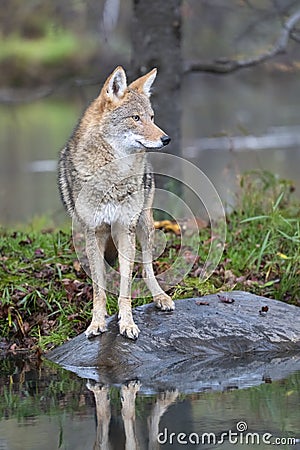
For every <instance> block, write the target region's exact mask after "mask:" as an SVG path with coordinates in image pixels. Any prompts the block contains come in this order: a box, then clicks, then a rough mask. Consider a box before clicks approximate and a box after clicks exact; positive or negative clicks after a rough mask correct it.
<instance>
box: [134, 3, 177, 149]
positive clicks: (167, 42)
mask: <svg viewBox="0 0 300 450" xmlns="http://www.w3.org/2000/svg"><path fill="white" fill-rule="evenodd" d="M181 3H182V0H168V1H167V2H166V1H162V0H151V1H149V0H133V22H132V74H133V76H140V75H143V74H144V73H146V72H147V71H149V70H151V69H152V68H153V67H157V69H158V77H157V80H156V82H155V88H154V92H153V97H152V104H153V106H154V109H155V112H156V122H157V124H158V125H159V126H160V127H161V128H162V129H163V130H164V131H165V132H166V133H168V134H169V136H170V137H171V139H172V141H171V144H170V145H169V146H168V149H167V151H168V152H170V153H173V154H175V155H180V154H181V98H180V96H181V95H180V94H181V93H180V87H181V81H182V74H183V64H182V56H181Z"/></svg>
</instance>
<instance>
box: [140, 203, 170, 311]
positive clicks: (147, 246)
mask: <svg viewBox="0 0 300 450" xmlns="http://www.w3.org/2000/svg"><path fill="white" fill-rule="evenodd" d="M153 234H154V224H153V218H152V212H151V210H150V208H147V209H144V210H143V211H142V214H141V216H140V218H139V222H138V226H137V235H138V239H139V241H140V243H141V247H142V257H143V269H144V270H143V274H144V280H145V283H146V284H147V286H148V289H149V290H150V292H151V294H152V296H153V301H154V303H155V305H156V307H157V308H159V309H161V310H162V311H172V310H173V309H175V305H174V302H173V300H172V299H171V297H170V296H169V295H168V294H166V293H165V292H164V291H163V289H162V288H161V287H160V285H159V284H158V282H157V280H156V278H155V275H154V271H153V261H152V246H153Z"/></svg>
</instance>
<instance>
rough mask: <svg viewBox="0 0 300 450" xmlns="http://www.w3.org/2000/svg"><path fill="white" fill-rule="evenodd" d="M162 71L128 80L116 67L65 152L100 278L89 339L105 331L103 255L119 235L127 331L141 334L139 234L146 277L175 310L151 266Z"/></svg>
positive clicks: (73, 201) (67, 187) (69, 187)
mask: <svg viewBox="0 0 300 450" xmlns="http://www.w3.org/2000/svg"><path fill="white" fill-rule="evenodd" d="M156 72H157V70H156V69H153V70H151V72H149V73H148V74H146V75H144V76H143V77H140V78H138V79H137V80H135V81H134V82H132V83H131V84H129V85H127V81H126V74H125V71H124V69H123V68H122V67H117V68H116V69H115V70H114V72H113V73H112V74H111V75H110V76H109V77H108V78H107V80H106V81H105V83H104V85H103V88H102V90H101V92H100V95H99V96H98V97H97V98H96V99H95V100H94V102H93V103H92V104H91V105H90V106H89V107H88V108H87V109H86V111H85V113H84V115H83V116H82V119H81V120H80V122H79V124H78V126H77V127H76V129H75V130H74V132H73V135H72V136H71V138H70V139H69V141H68V143H67V145H66V146H65V147H64V148H63V149H62V150H61V152H60V159H59V173H58V180H59V189H60V194H61V198H62V201H63V203H64V205H65V206H66V208H67V210H68V212H69V213H70V215H71V216H72V217H74V216H76V218H77V219H79V220H80V222H81V223H82V224H83V226H84V229H85V239H86V253H87V256H88V260H89V265H90V271H91V276H92V280H93V297H94V298H93V316H92V322H91V324H90V326H89V327H88V329H87V330H86V335H87V337H91V336H95V335H98V334H100V333H103V332H104V331H106V320H105V318H106V294H105V261H104V253H105V249H106V246H107V243H108V242H110V241H111V238H113V240H114V243H115V244H116V247H117V250H118V256H119V265H120V293H119V299H118V305H119V328H120V333H121V334H123V335H125V336H127V337H129V338H132V339H135V338H137V336H138V333H139V329H138V327H137V326H136V325H135V323H134V321H133V317H132V312H131V292H130V291H131V279H132V270H133V263H134V256H135V239H136V236H137V238H138V239H139V241H140V244H141V250H142V259H143V266H144V271H143V272H144V279H145V282H146V284H147V286H148V288H149V290H150V291H151V293H152V295H153V300H154V302H155V304H156V306H157V307H158V308H160V309H162V310H172V309H174V302H173V301H172V299H171V298H170V297H169V296H168V295H167V294H166V293H165V292H164V291H163V290H162V289H161V287H160V286H159V284H158V282H157V281H156V279H155V277H154V272H153V267H152V242H151V241H152V234H153V219H152V212H151V206H152V202H153V194H154V180H153V175H152V173H151V167H150V165H149V163H148V162H147V157H146V150H159V149H161V148H162V147H164V146H165V145H167V144H168V143H169V142H170V137H169V136H168V135H167V134H166V133H165V132H164V131H162V130H161V129H160V128H159V127H158V126H157V125H156V124H155V123H154V112H153V109H152V107H151V103H150V91H151V86H152V84H153V82H154V80H155V77H156Z"/></svg>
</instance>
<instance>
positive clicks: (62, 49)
mask: <svg viewBox="0 0 300 450" xmlns="http://www.w3.org/2000/svg"><path fill="white" fill-rule="evenodd" d="M85 39H86V38H85ZM0 43H1V45H0V63H1V62H2V61H3V60H5V59H7V58H13V59H18V60H21V61H31V62H32V63H40V64H42V65H46V66H47V65H56V64H57V63H59V62H61V61H64V60H65V59H67V58H69V57H70V55H77V56H78V53H80V49H81V48H82V39H79V38H78V37H77V36H76V35H75V34H74V33H72V32H70V31H67V30H59V31H58V32H56V33H53V32H48V33H46V34H45V35H44V36H41V37H39V38H35V39H25V38H23V39H21V38H20V37H19V36H18V35H10V36H9V37H7V38H6V39H5V40H2V41H1V42H0ZM86 44H89V45H88V46H87V48H89V49H91V48H94V47H95V46H93V45H92V42H86Z"/></svg>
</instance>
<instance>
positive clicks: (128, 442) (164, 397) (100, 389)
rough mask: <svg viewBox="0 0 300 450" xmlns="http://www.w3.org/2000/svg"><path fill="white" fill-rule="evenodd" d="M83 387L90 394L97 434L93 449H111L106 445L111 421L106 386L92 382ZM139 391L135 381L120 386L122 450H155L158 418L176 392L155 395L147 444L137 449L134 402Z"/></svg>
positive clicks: (175, 395)
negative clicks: (93, 399) (95, 413)
mask: <svg viewBox="0 0 300 450" xmlns="http://www.w3.org/2000/svg"><path fill="white" fill-rule="evenodd" d="M87 387H88V389H89V390H90V391H92V392H93V394H94V397H95V403H96V412H97V432H96V440H95V444H94V450H111V449H112V445H111V444H110V442H109V425H110V419H111V408H110V398H109V387H108V386H103V385H102V384H99V383H95V382H93V381H88V382H87ZM139 389H140V383H139V382H138V381H130V382H129V383H128V384H124V385H122V387H121V403H122V409H121V415H122V420H123V424H124V431H125V450H142V448H145V449H146V448H147V449H148V450H155V449H158V448H159V444H158V442H157V436H158V433H159V422H160V418H161V417H162V416H163V415H164V413H165V412H166V411H167V409H168V407H169V406H170V405H171V404H172V403H174V402H175V400H176V398H177V397H178V391H166V392H163V393H161V394H159V395H158V397H157V399H156V401H155V404H154V405H153V407H152V410H151V413H150V415H149V417H148V421H147V422H148V423H147V425H148V439H147V441H148V445H147V446H146V447H144V446H143V447H141V443H140V442H138V439H137V433H136V421H135V399H136V394H137V392H138V391H139Z"/></svg>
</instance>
